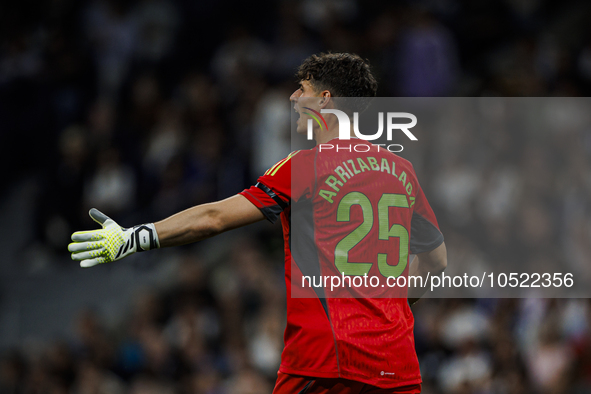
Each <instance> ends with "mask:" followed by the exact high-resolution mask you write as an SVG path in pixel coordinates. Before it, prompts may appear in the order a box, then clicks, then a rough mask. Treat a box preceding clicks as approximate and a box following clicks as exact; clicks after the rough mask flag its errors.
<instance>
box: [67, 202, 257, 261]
mask: <svg viewBox="0 0 591 394" xmlns="http://www.w3.org/2000/svg"><path fill="white" fill-rule="evenodd" d="M89 215H90V217H91V218H92V219H93V220H94V221H95V222H97V223H99V224H100V225H101V226H102V227H103V228H102V229H99V230H93V231H79V232H75V233H74V234H72V241H73V242H72V243H71V244H70V245H68V250H69V251H70V252H72V259H73V260H76V261H80V266H81V267H92V266H94V265H96V264H100V263H108V262H110V261H116V260H120V259H122V258H124V257H126V256H129V255H130V254H133V253H135V252H142V251H145V250H150V249H155V248H159V247H167V246H177V245H184V244H188V243H191V242H196V241H200V240H202V239H205V238H209V237H213V236H214V235H217V234H219V233H222V232H224V231H227V230H231V229H234V228H237V227H241V226H245V225H247V224H250V223H254V222H258V221H259V220H262V219H264V215H263V214H262V212H261V211H260V210H259V209H258V208H257V207H255V206H254V205H253V204H252V203H251V202H250V201H248V200H247V199H246V198H245V197H244V196H241V195H239V194H238V195H235V196H233V197H230V198H227V199H225V200H221V201H218V202H214V203H209V204H203V205H197V206H195V207H193V208H189V209H187V210H184V211H182V212H179V213H177V214H175V215H172V216H170V217H169V218H167V219H164V220H162V221H160V222H157V223H148V224H142V225H139V226H134V227H132V228H122V227H121V226H119V225H118V224H117V223H116V222H115V221H114V220H112V219H111V218H109V217H108V216H106V215H105V214H103V213H102V212H100V211H98V210H96V209H94V208H93V209H91V210H90V212H89Z"/></svg>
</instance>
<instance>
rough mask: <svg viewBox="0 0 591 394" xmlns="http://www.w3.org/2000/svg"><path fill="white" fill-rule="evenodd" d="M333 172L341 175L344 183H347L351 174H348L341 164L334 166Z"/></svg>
mask: <svg viewBox="0 0 591 394" xmlns="http://www.w3.org/2000/svg"><path fill="white" fill-rule="evenodd" d="M334 172H336V173H337V175H338V176H340V177H341V179H342V180H343V182H344V183H347V179H351V175H349V173H348V172H346V171H345V170H344V169H343V167H341V166H338V167H337V168H335V169H334ZM345 177H347V179H345Z"/></svg>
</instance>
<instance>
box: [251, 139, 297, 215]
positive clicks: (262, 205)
mask: <svg viewBox="0 0 591 394" xmlns="http://www.w3.org/2000/svg"><path fill="white" fill-rule="evenodd" d="M298 153H300V151H295V152H292V153H291V154H290V155H289V156H287V157H286V158H285V159H283V160H281V161H279V162H278V163H277V164H275V165H274V166H273V167H271V168H269V169H268V170H267V171H266V172H265V174H263V175H262V176H260V177H259V178H258V181H257V184H256V185H254V186H251V187H250V188H249V189H245V190H244V191H242V192H241V193H240V194H241V195H243V196H244V197H246V198H247V199H248V200H249V201H250V202H251V203H253V204H254V205H255V206H256V207H257V208H258V209H260V210H261V212H262V213H263V215H265V217H266V218H267V220H269V221H270V222H271V223H275V221H276V220H277V218H278V217H279V215H280V214H281V212H283V211H284V210H285V209H286V208H287V207H289V206H290V205H291V201H292V199H293V197H294V195H293V193H292V191H296V194H295V199H296V201H297V200H298V199H299V197H300V196H301V194H302V193H303V191H302V190H301V189H302V187H299V186H295V187H292V168H299V167H300V165H301V163H302V160H300V157H303V156H306V155H305V154H299V155H298ZM294 161H295V163H296V164H294ZM299 179H300V176H296V177H294V180H295V183H297V184H298V185H299V184H300V183H301V182H300V181H299Z"/></svg>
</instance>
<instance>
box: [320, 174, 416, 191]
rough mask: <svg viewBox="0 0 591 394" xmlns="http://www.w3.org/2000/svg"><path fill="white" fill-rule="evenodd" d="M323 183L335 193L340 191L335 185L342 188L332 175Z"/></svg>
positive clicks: (340, 183)
mask: <svg viewBox="0 0 591 394" xmlns="http://www.w3.org/2000/svg"><path fill="white" fill-rule="evenodd" d="M324 183H326V184H327V185H328V186H330V187H332V188H333V189H334V190H335V191H337V192H338V191H339V190H341V189H339V187H338V186H337V185H339V186H341V187H342V186H343V182H341V181H339V180H338V179H337V178H336V177H335V176H334V175H330V176H329V177H328V178H327V179H326V181H325V182H324ZM409 185H410V183H409Z"/></svg>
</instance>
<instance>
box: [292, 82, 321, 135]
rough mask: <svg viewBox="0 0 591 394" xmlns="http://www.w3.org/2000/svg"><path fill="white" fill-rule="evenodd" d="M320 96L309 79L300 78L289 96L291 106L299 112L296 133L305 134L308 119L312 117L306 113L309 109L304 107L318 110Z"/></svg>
mask: <svg viewBox="0 0 591 394" xmlns="http://www.w3.org/2000/svg"><path fill="white" fill-rule="evenodd" d="M320 97H321V96H319V95H318V93H316V91H315V90H314V88H313V87H312V85H311V84H310V81H306V80H302V81H300V86H299V88H298V89H297V90H296V91H295V92H293V94H292V95H291V97H290V98H289V99H290V101H291V102H292V103H293V108H294V109H295V111H296V112H297V113H298V114H299V118H298V120H297V133H298V134H305V133H306V132H307V124H308V119H312V118H311V117H310V115H307V114H306V112H308V113H309V112H310V111H308V110H307V109H306V108H305V107H308V108H312V109H313V110H314V111H320V105H319V103H320V100H319V99H320ZM314 124H315V122H314Z"/></svg>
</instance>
